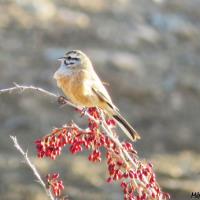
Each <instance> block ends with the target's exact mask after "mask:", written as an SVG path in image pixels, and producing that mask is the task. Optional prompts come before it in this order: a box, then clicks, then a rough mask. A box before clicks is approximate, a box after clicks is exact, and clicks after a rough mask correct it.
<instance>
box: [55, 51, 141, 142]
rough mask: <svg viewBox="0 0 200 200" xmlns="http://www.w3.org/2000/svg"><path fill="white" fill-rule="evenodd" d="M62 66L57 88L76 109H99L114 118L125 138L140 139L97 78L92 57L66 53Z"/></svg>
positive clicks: (57, 79) (62, 58)
mask: <svg viewBox="0 0 200 200" xmlns="http://www.w3.org/2000/svg"><path fill="white" fill-rule="evenodd" d="M58 60H60V61H61V65H60V67H59V69H58V70H57V71H56V72H55V74H54V79H56V81H57V85H58V87H59V88H61V89H62V91H63V92H64V94H65V95H66V96H67V97H68V98H69V99H70V100H71V102H73V103H74V104H76V105H79V106H83V107H98V108H101V109H102V110H103V111H104V113H106V114H107V115H108V116H109V117H113V118H114V119H115V120H116V121H117V122H118V124H119V126H120V127H121V128H122V129H123V131H124V132H125V134H126V135H127V136H128V137H129V138H130V139H131V140H132V141H135V140H137V139H140V136H139V134H138V133H137V132H136V131H135V129H134V128H133V127H132V126H131V125H130V124H129V123H128V122H127V121H126V120H125V119H124V118H123V117H122V116H121V114H120V113H119V110H118V108H117V107H116V106H115V105H114V104H113V102H112V100H111V97H110V95H109V94H108V92H107V90H106V88H105V87H104V85H103V83H102V82H101V80H100V79H99V77H98V75H97V74H96V72H95V70H94V68H93V65H92V62H91V60H90V59H89V57H88V56H87V55H86V54H85V53H83V52H82V51H80V50H73V51H69V52H67V53H66V54H65V55H64V56H63V57H61V58H59V59H58Z"/></svg>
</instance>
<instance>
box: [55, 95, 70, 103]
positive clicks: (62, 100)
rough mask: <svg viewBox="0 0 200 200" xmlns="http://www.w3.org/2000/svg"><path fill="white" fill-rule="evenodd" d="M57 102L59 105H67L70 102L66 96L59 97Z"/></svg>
mask: <svg viewBox="0 0 200 200" xmlns="http://www.w3.org/2000/svg"><path fill="white" fill-rule="evenodd" d="M57 101H58V104H59V105H65V104H67V102H68V100H67V98H66V97H64V96H59V97H58V99H57Z"/></svg>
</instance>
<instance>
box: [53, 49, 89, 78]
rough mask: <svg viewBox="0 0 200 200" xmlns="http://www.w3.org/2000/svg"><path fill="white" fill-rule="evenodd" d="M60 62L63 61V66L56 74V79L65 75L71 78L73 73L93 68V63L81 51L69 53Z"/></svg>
mask: <svg viewBox="0 0 200 200" xmlns="http://www.w3.org/2000/svg"><path fill="white" fill-rule="evenodd" d="M58 60H60V61H61V64H60V67H59V69H58V70H57V71H56V72H55V74H54V78H55V79H58V78H59V77H61V76H65V75H68V76H69V75H71V74H72V73H73V72H76V71H79V70H82V69H88V68H91V67H92V63H91V61H90V59H89V58H88V56H87V55H86V54H85V53H83V52H82V51H80V50H72V51H68V52H67V53H65V55H64V56H63V57H61V58H59V59H58Z"/></svg>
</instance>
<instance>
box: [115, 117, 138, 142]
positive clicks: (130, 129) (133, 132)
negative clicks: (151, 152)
mask: <svg viewBox="0 0 200 200" xmlns="http://www.w3.org/2000/svg"><path fill="white" fill-rule="evenodd" d="M113 117H114V119H116V120H117V121H118V122H119V125H120V127H121V128H122V129H123V130H124V129H125V130H124V132H125V134H126V135H127V136H128V137H129V138H130V139H131V140H132V141H136V140H138V139H140V135H139V134H138V133H137V131H136V130H135V129H134V128H133V127H132V126H131V125H130V124H129V123H128V122H127V121H126V120H125V119H124V118H123V117H122V116H121V115H120V114H119V113H117V114H116V115H113ZM121 125H122V126H121Z"/></svg>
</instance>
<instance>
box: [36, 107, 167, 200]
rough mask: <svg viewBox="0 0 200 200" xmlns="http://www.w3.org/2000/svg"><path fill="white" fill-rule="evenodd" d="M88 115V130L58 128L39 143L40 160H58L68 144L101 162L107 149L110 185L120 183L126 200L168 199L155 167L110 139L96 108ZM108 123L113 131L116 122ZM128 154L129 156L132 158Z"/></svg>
mask: <svg viewBox="0 0 200 200" xmlns="http://www.w3.org/2000/svg"><path fill="white" fill-rule="evenodd" d="M87 113H88V114H89V117H88V128H87V129H81V128H79V127H78V126H77V125H76V124H74V123H71V124H69V125H65V126H63V127H62V128H56V129H54V130H53V131H52V133H51V134H49V135H46V136H45V137H43V138H42V139H40V140H37V141H36V147H37V152H38V157H40V158H42V157H50V158H51V159H55V158H56V157H57V156H59V155H60V154H61V151H62V149H63V147H65V146H66V145H67V144H68V145H69V150H70V152H71V153H72V154H76V153H78V152H81V151H83V149H84V148H85V149H89V150H91V153H90V154H89V156H88V159H89V160H90V161H91V162H99V161H101V159H102V152H101V150H100V149H102V148H103V149H105V150H106V160H107V166H108V174H109V177H108V179H107V182H109V183H110V182H114V181H120V182H121V187H122V189H123V192H124V200H146V199H159V200H160V199H169V198H170V197H169V195H168V194H166V193H163V192H162V191H161V189H160V187H159V185H158V183H157V182H156V179H155V174H154V172H153V170H152V165H151V164H149V163H144V162H142V161H140V160H139V159H138V156H137V152H136V150H135V149H134V147H133V145H132V144H131V143H129V142H123V143H122V145H121V146H119V145H117V144H116V143H115V142H114V141H113V140H112V139H111V138H110V137H109V136H107V135H106V134H105V133H104V132H103V130H102V129H101V123H102V119H101V115H100V113H99V111H98V110H97V109H96V108H89V109H88V110H87ZM90 116H91V117H90ZM106 124H107V126H108V127H109V128H110V129H112V128H113V127H115V125H116V122H115V121H114V120H113V119H108V120H106ZM125 152H126V153H128V155H129V158H127V155H126V154H125ZM59 191H60V190H59ZM57 194H58V192H57Z"/></svg>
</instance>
